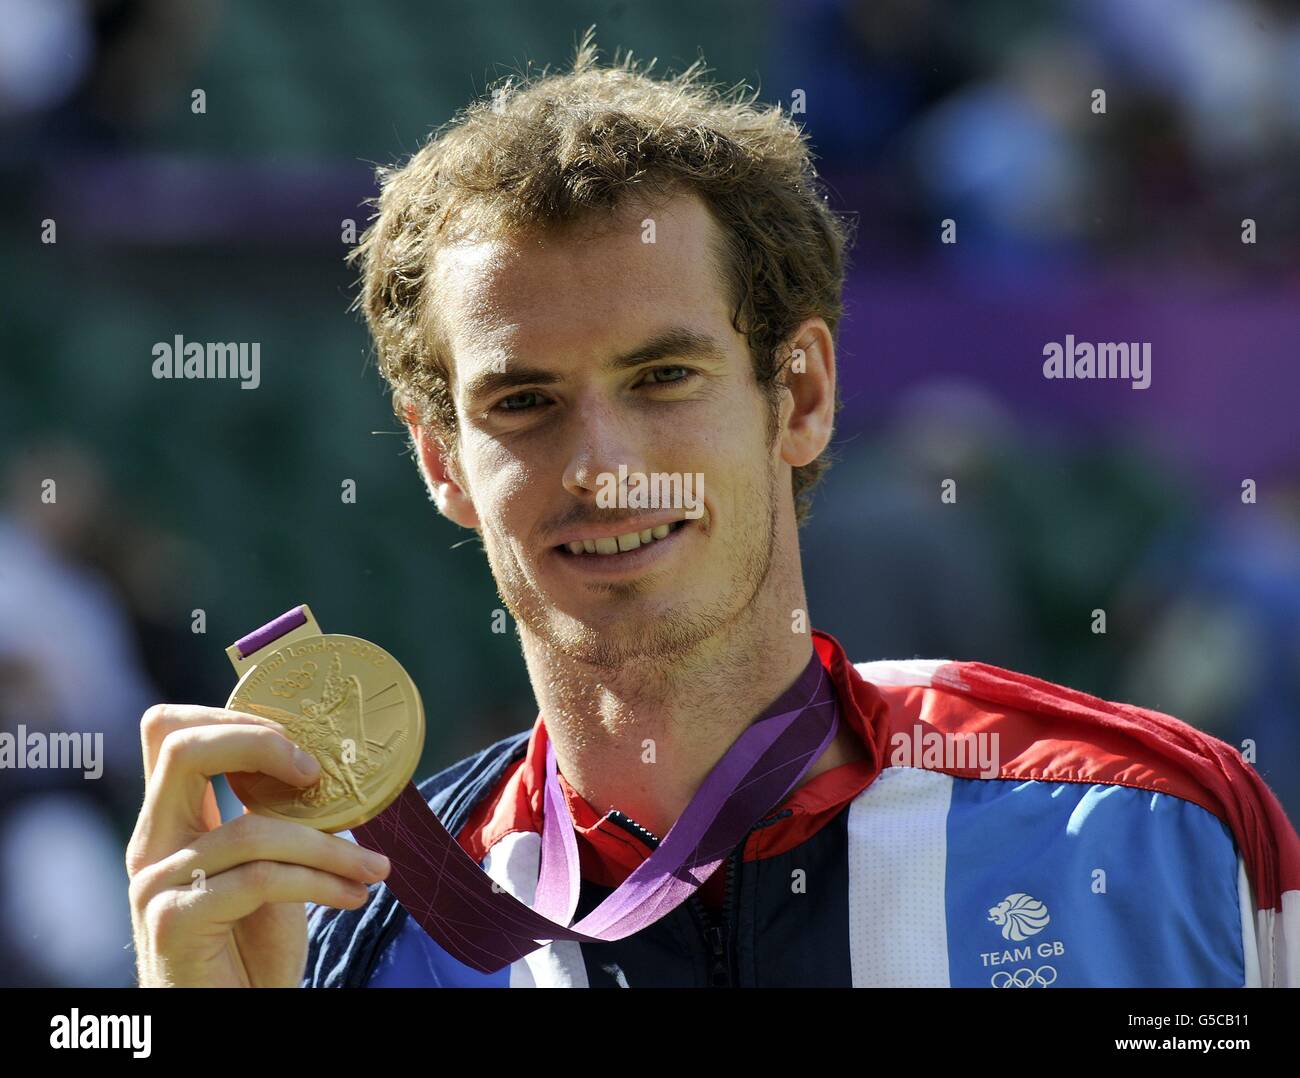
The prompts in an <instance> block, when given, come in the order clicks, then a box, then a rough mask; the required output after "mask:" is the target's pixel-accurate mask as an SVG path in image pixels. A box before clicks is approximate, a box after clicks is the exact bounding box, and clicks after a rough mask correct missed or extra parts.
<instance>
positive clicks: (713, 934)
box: [690, 843, 744, 988]
mask: <svg viewBox="0 0 1300 1078" xmlns="http://www.w3.org/2000/svg"><path fill="white" fill-rule="evenodd" d="M743 849H744V844H743V843H742V844H741V845H740V846H739V847H737V850H743ZM739 856H740V854H739V853H738V852H737V851H735V850H733V851H732V852H731V854H730V855H728V857H727V861H726V867H725V871H726V873H727V877H726V879H727V882H726V885H725V888H724V892H723V900H722V914H721V916H720V917H719V919H718V921H716V922H715V921H714V920H713V918H712V917H711V916H710V915H709V910H708V907H707V906H705V904H704V900H703V899H702V898H700V896H699V892H695V893H694V894H692V895H691V898H690V902H691V905H692V906H693V907H694V909H695V912H696V916H697V918H698V919H699V922H700V926H701V928H703V930H704V942H705V943H706V944H707V945H708V947H709V953H710V956H711V966H710V969H709V986H710V987H711V988H732V987H734V982H733V978H732V975H731V948H730V940H729V938H728V937H729V930H730V926H731V908H732V905H733V902H734V894H733V892H734V890H735V882H736V859H737V858H738V857H739Z"/></svg>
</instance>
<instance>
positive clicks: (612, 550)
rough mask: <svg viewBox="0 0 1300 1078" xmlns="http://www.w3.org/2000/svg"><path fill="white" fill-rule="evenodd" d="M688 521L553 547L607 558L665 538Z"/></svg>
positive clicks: (678, 521) (575, 554)
mask: <svg viewBox="0 0 1300 1078" xmlns="http://www.w3.org/2000/svg"><path fill="white" fill-rule="evenodd" d="M688 523H689V521H686V520H677V521H674V522H673V523H671V524H660V525H658V526H656V527H654V528H644V529H642V530H641V531H633V532H624V533H622V534H620V535H605V536H601V537H599V538H594V539H575V540H573V541H572V542H569V543H561V544H560V545H559V546H557V547H556V548H555V549H556V550H559V551H561V552H563V553H567V554H571V555H573V556H574V557H595V558H609V557H617V556H618V555H619V554H627V553H630V552H631V551H633V550H637V549H639V548H640V547H643V546H651V545H653V544H654V543H657V542H660V541H661V540H663V539H667V538H668V536H670V535H672V534H673V533H674V532H676V531H679V530H680V529H682V528H684V527H685V526H686V525H687V524H688Z"/></svg>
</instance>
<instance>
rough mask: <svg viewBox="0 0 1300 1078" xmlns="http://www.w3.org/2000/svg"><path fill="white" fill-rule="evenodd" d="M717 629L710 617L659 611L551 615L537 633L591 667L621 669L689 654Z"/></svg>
mask: <svg viewBox="0 0 1300 1078" xmlns="http://www.w3.org/2000/svg"><path fill="white" fill-rule="evenodd" d="M716 628H718V626H717V625H713V624H711V619H703V620H700V619H688V618H683V617H682V616H681V615H680V614H676V615H674V614H673V613H671V612H665V611H656V612H645V611H640V612H637V613H628V614H627V615H625V616H621V617H610V616H605V617H600V618H590V617H586V618H579V617H573V616H571V615H564V616H560V617H559V618H555V619H551V620H550V624H548V625H547V627H546V630H545V631H544V632H542V633H540V634H538V635H540V636H541V637H542V639H543V640H544V641H545V642H546V643H547V645H548V646H550V647H551V648H553V649H554V650H556V651H558V652H560V653H561V654H563V655H565V656H567V657H568V658H569V659H571V660H573V661H575V662H580V663H583V664H585V665H588V666H594V667H599V668H605V669H617V668H619V667H623V666H626V665H628V664H629V663H640V662H658V663H664V662H671V661H672V660H674V659H679V658H686V657H687V656H689V655H690V654H691V653H692V651H693V650H694V649H695V648H697V647H698V646H699V645H700V643H702V642H703V641H704V640H706V639H707V638H708V637H709V636H710V635H712V632H713V631H715V630H716Z"/></svg>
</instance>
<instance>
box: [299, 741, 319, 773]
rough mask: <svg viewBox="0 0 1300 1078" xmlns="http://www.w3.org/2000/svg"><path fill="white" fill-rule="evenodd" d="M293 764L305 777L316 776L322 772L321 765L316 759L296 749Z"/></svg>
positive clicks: (308, 753)
mask: <svg viewBox="0 0 1300 1078" xmlns="http://www.w3.org/2000/svg"><path fill="white" fill-rule="evenodd" d="M293 764H294V766H295V767H296V768H297V769H298V770H299V771H301V772H302V773H303V774H304V775H315V774H317V773H318V772H319V771H320V764H319V763H317V762H316V757H315V756H313V755H312V754H311V753H310V752H306V751H304V750H303V749H300V748H296V747H295V748H294V750H293Z"/></svg>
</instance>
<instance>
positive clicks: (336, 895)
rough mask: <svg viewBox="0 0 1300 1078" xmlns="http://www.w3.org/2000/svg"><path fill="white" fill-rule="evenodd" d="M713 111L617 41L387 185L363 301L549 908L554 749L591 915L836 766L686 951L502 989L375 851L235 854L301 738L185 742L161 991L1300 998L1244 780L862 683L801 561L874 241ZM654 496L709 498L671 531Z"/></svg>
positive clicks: (265, 732) (241, 734) (695, 915)
mask: <svg viewBox="0 0 1300 1078" xmlns="http://www.w3.org/2000/svg"><path fill="white" fill-rule="evenodd" d="M697 76H698V71H692V72H688V74H687V75H686V76H683V77H680V78H678V79H677V80H674V81H668V82H658V81H654V80H652V79H650V78H649V77H648V76H647V75H646V74H644V73H641V72H638V71H636V70H635V69H634V68H633V67H632V66H631V65H630V64H626V63H625V64H624V65H623V66H621V67H615V68H613V69H602V68H599V67H597V66H596V64H595V58H594V50H593V49H592V48H591V47H590V45H589V44H586V43H585V44H584V46H583V47H582V48H581V49H580V51H579V56H578V60H577V63H576V64H575V68H574V70H573V72H571V73H566V74H563V75H556V76H551V77H544V78H541V79H538V80H536V81H533V82H531V83H525V84H524V85H522V86H515V87H511V88H508V89H507V90H505V91H502V92H499V93H498V94H496V95H495V96H494V98H493V100H492V101H491V102H489V103H484V104H481V105H478V106H475V107H473V108H471V109H470V110H469V111H468V112H467V113H466V114H465V115H464V116H463V117H461V118H460V120H459V121H458V122H457V123H456V124H455V125H454V126H452V127H451V128H450V129H449V130H447V131H446V132H445V133H444V134H442V135H441V136H440V137H438V138H436V139H434V140H433V141H431V142H430V143H429V144H428V145H426V146H425V147H424V148H423V149H421V150H420V151H419V152H418V153H417V154H415V155H414V157H413V158H412V159H411V160H410V161H409V162H408V163H407V164H406V165H405V166H404V167H402V168H401V169H398V170H392V171H385V172H384V173H382V175H381V179H382V194H381V196H380V198H379V214H378V219H377V220H376V221H375V223H374V225H373V227H372V228H371V229H370V230H369V231H368V232H367V233H366V235H365V237H364V238H363V240H362V242H361V243H360V245H359V246H358V248H357V251H356V257H357V259H358V260H359V262H360V265H361V267H362V271H363V290H362V297H361V303H362V306H363V309H364V311H365V315H366V318H367V321H368V323H369V326H370V328H371V331H372V333H373V335H374V337H375V340H376V345H377V351H378V356H379V362H380V366H381V370H382V371H383V373H384V375H385V377H386V378H387V379H388V380H389V381H390V383H391V384H392V387H393V394H394V404H395V408H396V410H397V413H398V415H399V416H401V417H402V418H403V420H404V421H406V422H407V423H408V424H409V427H410V430H411V434H412V439H413V444H414V446H415V447H416V450H417V456H418V461H419V466H420V469H421V471H422V474H423V476H424V479H425V481H426V483H427V485H428V488H429V491H430V494H431V496H432V499H433V500H434V501H435V502H436V504H437V506H438V509H439V511H440V512H442V513H443V514H444V515H445V516H447V517H448V518H450V519H451V520H454V521H455V522H457V523H458V524H461V525H463V526H465V527H467V528H473V529H475V530H476V531H477V532H478V534H479V535H480V536H481V538H482V540H483V545H484V548H485V550H486V553H487V557H488V561H489V564H490V566H491V569H492V573H493V576H494V577H495V580H496V583H497V585H498V588H499V591H500V594H501V597H502V599H503V601H504V603H505V604H506V606H507V607H508V608H509V610H510V612H511V613H512V614H513V616H514V618H515V621H516V623H517V625H518V630H519V635H520V639H521V642H522V647H523V653H524V660H525V662H526V664H527V667H528V672H529V676H530V679H531V682H532V685H533V689H534V692H535V694H536V697H537V700H538V704H539V709H540V714H539V716H538V719H537V721H536V723H535V724H534V726H533V728H532V730H531V731H524V732H521V733H520V734H517V735H515V736H513V737H510V738H507V739H505V740H504V741H501V742H498V743H497V744H495V745H492V746H490V747H488V748H487V749H484V750H483V751H482V752H481V753H479V754H478V755H476V756H474V757H472V758H470V759H467V760H463V761H461V762H460V763H458V764H456V765H454V766H453V767H451V768H450V769H448V770H447V771H444V772H443V773H441V774H439V775H436V776H434V777H432V778H431V779H428V780H426V781H425V782H424V783H423V784H422V785H421V787H420V790H421V793H422V794H423V795H424V797H425V798H426V799H427V800H428V803H429V805H430V806H431V807H432V808H433V810H434V811H435V812H436V813H437V814H438V816H439V818H440V819H441V820H442V822H443V824H444V825H445V826H446V827H447V829H448V830H449V831H450V832H451V833H452V834H453V835H455V836H456V838H457V841H458V842H459V843H460V845H461V846H462V847H463V848H464V849H465V850H466V851H468V852H469V854H470V856H471V857H472V858H473V859H474V860H475V861H477V862H479V863H480V864H482V866H483V869H484V871H485V872H486V873H487V874H488V875H489V876H491V877H492V879H493V880H495V881H496V882H497V883H498V884H499V885H500V887H501V888H502V889H503V890H505V891H508V892H509V893H511V894H513V895H515V896H516V897H517V898H519V899H521V900H522V901H524V902H525V903H531V902H532V901H533V899H534V890H535V889H536V888H537V886H538V876H539V865H540V850H541V833H542V821H543V818H544V807H543V789H544V786H545V783H546V758H547V745H548V744H550V745H552V746H553V750H554V756H555V760H556V762H557V765H558V771H559V784H560V789H561V791H562V794H563V802H564V807H565V808H566V809H567V811H568V812H569V814H570V816H571V819H572V826H573V828H574V830H575V832H576V838H577V843H578V850H579V855H580V858H581V868H582V881H581V889H580V896H579V901H578V907H577V917H576V918H575V920H576V919H577V918H580V917H582V916H583V915H585V914H586V913H588V912H589V911H590V910H592V909H593V908H595V907H596V906H597V905H598V904H599V903H600V902H601V900H602V899H604V898H605V897H606V896H608V895H609V894H611V893H612V892H613V891H614V889H615V888H616V887H617V886H618V885H619V884H620V883H622V881H623V880H624V879H626V878H627V876H628V875H629V874H630V873H631V872H632V871H633V870H634V869H635V868H636V867H637V866H638V865H640V864H641V863H642V862H643V861H644V860H645V859H646V858H647V857H648V856H649V855H650V853H651V851H652V850H653V849H654V848H655V847H656V846H657V845H658V844H659V843H660V841H661V840H662V838H663V837H664V836H665V835H666V834H667V833H668V831H669V829H670V828H672V827H673V826H674V824H675V823H676V822H677V821H678V819H679V818H680V817H681V816H682V814H683V811H684V810H685V809H686V807H687V806H688V804H690V803H691V802H692V798H693V797H694V796H695V794H696V793H697V791H698V790H699V789H700V786H701V783H703V782H704V780H705V778H706V776H709V775H710V772H711V771H712V770H713V768H714V766H715V764H717V763H718V761H719V760H720V759H721V758H722V757H723V755H724V753H726V752H727V751H728V749H729V747H730V746H731V745H732V744H733V743H734V742H735V741H736V740H737V738H738V737H739V736H740V735H741V734H742V732H744V731H745V730H746V729H747V728H748V727H750V725H751V724H753V723H755V721H756V719H758V718H760V717H766V716H768V715H771V714H774V713H777V712H781V711H785V710H793V711H795V712H798V711H799V709H800V708H802V707H805V706H809V702H810V701H811V700H812V699H813V697H814V695H815V693H817V692H825V694H826V695H825V697H824V698H823V699H824V701H825V702H827V703H828V705H829V706H833V707H834V708H835V709H836V714H837V716H838V726H837V727H836V730H837V732H836V734H835V736H834V738H833V740H829V741H828V743H827V747H826V748H825V751H824V752H822V753H820V755H819V756H818V757H817V759H816V760H815V761H814V762H813V764H812V765H811V767H810V768H809V769H808V771H807V772H806V773H805V774H804V776H803V778H802V781H801V783H800V784H799V785H798V788H797V789H795V790H794V791H793V792H792V793H791V794H790V795H789V796H788V797H786V799H785V800H784V802H783V803H781V804H777V805H774V806H773V807H772V809H771V810H770V811H769V812H768V813H766V814H765V815H763V816H762V817H761V818H759V819H757V820H755V821H754V823H753V826H752V827H751V828H750V829H749V832H748V836H747V837H746V838H745V839H744V841H743V842H741V843H739V844H738V845H737V846H736V847H735V849H734V850H732V851H731V853H730V856H728V857H727V858H726V859H725V864H724V865H722V867H720V868H719V869H718V870H717V871H716V872H714V873H713V875H711V876H710V877H709V878H708V880H707V882H706V883H705V884H704V885H703V886H702V887H700V888H699V889H698V891H696V892H695V893H693V894H691V895H690V896H689V898H687V899H686V901H684V902H682V903H681V904H680V905H678V906H677V907H676V908H674V909H672V910H670V911H669V912H668V913H667V914H666V915H665V916H663V917H661V918H660V919H658V920H656V921H654V922H653V923H651V924H649V925H648V926H647V927H645V928H643V929H641V930H640V931H637V932H636V933H634V934H633V935H630V936H628V937H626V938H623V939H614V940H607V941H604V942H593V943H578V942H574V941H557V942H553V943H550V944H547V945H545V946H543V947H540V948H538V949H537V950H535V951H533V952H532V953H531V954H528V955H526V956H524V957H523V958H520V959H519V960H517V961H514V962H512V963H510V964H509V965H508V966H505V967H503V968H501V969H499V970H495V971H491V972H486V973H485V972H479V971H477V970H475V969H471V968H470V967H468V966H466V965H463V964H462V963H461V962H459V961H457V960H456V959H455V958H453V957H452V956H451V955H450V954H448V953H447V952H446V951H445V950H443V948H442V947H441V946H440V945H439V944H437V943H436V942H434V940H433V939H431V938H430V936H428V935H427V934H426V933H425V932H424V931H423V929H421V928H420V927H419V925H418V924H416V923H415V921H414V920H413V919H412V918H411V917H410V916H409V915H408V914H407V912H406V910H405V909H403V908H402V907H401V906H400V905H399V904H398V903H397V902H396V900H395V899H394V896H393V893H392V892H391V891H390V890H389V889H388V888H387V887H386V886H384V885H380V884H379V883H378V881H379V880H381V879H382V878H383V877H384V876H385V875H386V872H387V867H386V866H385V865H384V864H383V863H382V862H381V863H380V864H379V865H378V866H376V867H374V868H372V869H368V868H367V866H366V864H365V854H364V851H361V850H358V849H357V848H356V847H355V846H353V845H351V844H349V843H348V842H347V841H346V840H344V839H342V838H339V837H338V836H329V835H319V834H316V833H315V832H312V833H311V834H310V836H306V837H304V835H303V832H305V831H306V829H305V828H302V827H300V826H298V825H289V824H279V823H277V822H276V821H271V820H263V819H260V818H259V819H252V818H250V817H245V819H244V820H236V821H232V822H231V823H228V824H225V825H221V826H218V824H219V820H218V819H216V817H215V812H214V806H212V805H211V804H204V803H202V800H201V799H202V798H203V797H210V796H211V795H210V791H208V790H207V789H206V784H205V783H203V782H201V781H199V780H200V779H201V778H202V777H203V776H207V775H211V774H215V773H219V772H221V771H229V770H246V771H264V772H266V773H268V774H272V775H274V776H275V777H277V778H281V779H282V780H284V781H291V782H295V783H297V784H299V785H305V784H308V783H310V782H311V781H313V777H314V775H315V774H316V772H314V771H313V770H312V769H311V766H310V762H307V763H306V764H305V769H304V770H303V771H302V772H301V773H300V772H299V771H297V770H295V768H294V765H293V763H292V759H291V757H292V752H293V750H292V747H291V746H290V745H289V744H288V743H287V740H286V739H285V738H284V737H283V736H282V735H281V732H280V731H278V730H276V729H275V724H273V723H270V722H267V721H258V720H256V719H255V718H253V717H250V716H244V715H239V714H235V713H230V712H224V711H221V710H219V709H203V708H185V707H160V708H155V709H151V711H150V712H149V713H148V714H147V715H146V717H145V722H144V734H143V738H144V744H145V758H146V774H147V775H148V776H149V791H148V794H147V796H146V803H145V808H144V810H143V811H142V814H141V823H140V825H139V826H138V827H137V831H136V835H135V836H134V837H133V839H132V848H131V850H130V851H129V853H128V865H129V867H130V868H131V870H132V873H133V880H132V899H133V909H135V911H136V926H137V932H136V938H137V947H138V949H139V952H140V955H141V958H140V965H141V981H142V983H157V984H182V983H184V984H193V983H203V984H217V983H221V984H257V985H260V984H284V983H299V978H301V983H302V984H304V985H312V986H318V985H329V986H334V985H355V986H365V985H369V986H390V985H442V986H484V987H486V986H497V985H499V986H507V985H509V986H523V985H566V986H593V987H615V986H619V987H624V986H631V987H642V986H654V985H677V986H710V985H786V986H812V985H954V986H958V985H971V986H976V985H978V986H989V985H992V986H996V987H1036V986H1048V985H1053V984H1056V985H1072V986H1079V985H1085V986H1087V985H1236V986H1242V985H1250V984H1266V985H1267V984H1295V983H1297V981H1298V980H1300V961H1298V960H1297V954H1296V946H1297V944H1296V941H1297V939H1300V928H1298V927H1297V925H1296V923H1295V921H1296V917H1297V897H1298V895H1300V891H1298V890H1297V889H1298V888H1300V840H1297V837H1296V835H1295V832H1294V831H1293V830H1292V829H1291V828H1290V826H1289V824H1287V822H1286V820H1285V818H1284V817H1283V816H1282V814H1281V811H1280V808H1279V807H1278V806H1277V803H1276V800H1275V799H1274V798H1272V795H1271V794H1270V793H1269V791H1268V790H1267V789H1266V788H1265V787H1264V786H1263V784H1262V783H1261V782H1260V780H1259V779H1258V777H1257V776H1255V775H1254V773H1253V772H1252V771H1251V770H1250V769H1249V768H1248V767H1246V766H1245V765H1244V764H1243V763H1242V762H1241V761H1240V759H1239V757H1238V756H1237V755H1236V754H1235V753H1234V752H1233V751H1232V750H1231V749H1230V748H1228V747H1227V746H1226V745H1222V744H1221V743H1219V742H1214V741H1213V739H1210V738H1207V737H1204V736H1203V735H1200V734H1198V733H1197V732H1196V731H1194V730H1192V729H1191V728H1190V727H1188V726H1186V725H1184V724H1182V723H1180V722H1178V721H1177V720H1174V719H1170V718H1168V717H1166V716H1161V715H1158V714H1156V713H1153V712H1145V711H1141V710H1139V709H1136V708H1132V707H1127V706H1124V705H1116V704H1109V703H1106V702H1104V701H1100V700H1095V699H1093V698H1091V697H1087V696H1084V695H1083V694H1080V693H1075V692H1072V691H1071V690H1068V689H1065V688H1062V687H1059V686H1054V685H1050V684H1048V683H1046V682H1041V681H1037V680H1035V679H1032V678H1027V677H1024V676H1022V675H1018V674H1015V673H1012V672H1009V671H1003V670H998V669H997V668H994V667H987V666H982V665H980V664H968V663H943V662H916V661H913V662H904V663H867V664H862V665H860V666H858V667H855V666H854V665H853V664H852V663H851V662H849V660H848V659H847V657H846V656H845V655H844V653H843V651H842V650H841V649H840V647H839V645H838V644H837V643H836V641H835V640H834V639H833V638H831V637H830V636H827V635H825V634H823V633H819V632H815V631H811V630H810V628H809V626H808V622H807V614H806V601H805V598H804V588H803V581H802V573H801V567H800V562H799V545H798V527H799V524H800V523H801V522H802V521H803V519H804V518H805V517H806V514H807V509H808V496H809V493H810V491H811V489H812V487H813V485H814V484H815V482H816V480H817V478H818V476H819V474H820V472H821V470H822V468H823V467H824V466H825V457H824V453H825V451H826V447H827V445H828V443H829V441H830V438H831V434H832V428H833V420H834V415H835V412H836V409H837V405H838V398H837V392H836V379H835V344H834V340H835V330H836V326H837V324H838V321H839V317H840V314H841V308H840V291H841V286H842V278H843V251H844V247H845V242H846V230H845V228H844V226H843V224H842V223H841V222H840V221H839V220H838V219H837V218H836V217H835V215H833V214H832V213H831V212H830V211H829V210H828V209H827V207H826V205H825V202H824V199H823V197H822V195H821V194H820V192H819V190H818V187H817V184H816V179H815V175H814V173H813V170H812V167H811V164H810V161H809V155H808V150H807V147H806V145H805V143H804V141H803V139H802V137H801V135H800V133H799V131H798V129H797V128H796V127H795V126H794V125H793V124H792V123H791V122H790V121H789V120H788V118H786V117H785V116H783V115H782V114H781V113H780V111H779V110H775V109H774V110H771V111H763V110H760V109H758V108H755V107H754V106H753V104H752V102H745V101H743V100H736V99H734V98H722V97H719V96H717V95H716V94H714V93H713V92H712V91H710V90H708V89H707V88H704V87H702V86H700V85H699V84H698V82H697ZM646 477H658V480H656V481H658V482H659V483H660V486H659V487H657V488H655V489H657V490H659V491H661V492H662V491H668V492H669V493H670V494H671V495H672V496H671V497H668V498H667V499H666V500H664V499H658V498H656V499H655V501H654V502H653V504H651V505H649V506H648V507H647V505H645V504H642V503H639V502H638V503H634V501H633V500H632V499H631V498H630V496H629V492H630V491H631V490H632V489H633V488H634V487H635V486H636V484H637V482H638V481H639V480H642V479H646ZM664 477H668V478H667V479H665V478H664ZM642 489H643V490H644V489H645V488H644V487H643V488H642ZM611 496H612V501H611ZM182 844H185V845H184V848H182ZM199 865H203V866H205V868H206V872H207V882H208V886H207V888H206V890H205V891H204V892H202V893H197V894H196V893H194V892H193V890H192V889H191V890H186V884H188V881H189V878H190V873H191V872H192V871H193V869H194V868H195V867H197V866H199ZM348 881H353V882H348ZM361 884H368V885H370V886H369V889H368V890H363V889H362V888H361V887H360V885H361ZM304 901H308V902H311V903H312V907H311V910H310V922H309V925H308V929H307V932H306V933H305V934H304V931H303V925H302V920H301V915H302V906H301V903H302V902H304ZM304 946H305V948H306V953H305V955H304Z"/></svg>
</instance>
